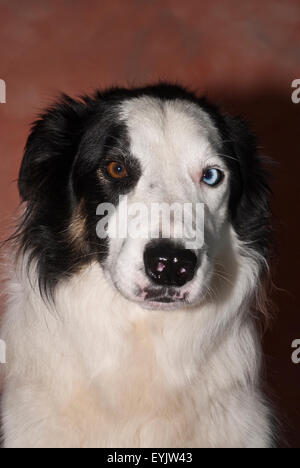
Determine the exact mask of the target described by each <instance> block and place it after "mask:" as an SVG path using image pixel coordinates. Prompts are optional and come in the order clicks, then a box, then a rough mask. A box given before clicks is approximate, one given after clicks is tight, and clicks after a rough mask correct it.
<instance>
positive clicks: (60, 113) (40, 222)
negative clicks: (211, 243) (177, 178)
mask: <svg viewBox="0 0 300 468" xmlns="http://www.w3.org/2000/svg"><path fill="white" fill-rule="evenodd" d="M141 95H147V96H153V97H158V98H160V99H162V100H172V99H184V100H188V101H189V102H193V103H195V104H197V105H199V106H200V107H201V108H202V109H204V110H205V111H206V112H208V114H209V115H210V117H211V119H212V120H213V122H214V123H215V125H216V127H217V128H218V130H219V133H220V135H221V137H222V141H223V148H222V153H221V154H220V156H221V157H222V158H223V159H224V161H225V162H226V164H227V166H228V168H229V169H230V172H231V197H230V213H231V217H232V223H233V225H234V227H235V229H236V231H237V233H238V235H239V236H240V238H241V239H242V240H243V241H246V242H249V247H252V248H253V249H255V250H256V251H258V252H259V253H260V254H262V255H263V256H264V257H266V256H267V255H268V249H269V233H270V229H269V205H268V186H267V183H266V176H265V172H264V169H263V167H262V162H261V159H260V158H259V156H258V154H257V149H256V143H255V139H254V138H253V137H252V135H251V134H250V133H249V131H248V129H247V126H246V125H245V124H244V122H243V121H242V120H240V119H236V118H231V117H228V116H223V115H221V113H220V112H219V111H218V109H217V108H216V107H215V106H213V105H211V104H209V103H208V102H207V101H206V100H205V99H199V98H198V97H197V96H196V95H195V94H193V93H190V92H188V91H186V90H185V89H184V88H181V87H179V86H174V85H170V84H159V85H156V86H149V87H146V88H138V89H118V88H114V89H110V90H108V91H106V92H103V93H101V92H97V93H96V94H95V95H94V96H93V97H91V98H90V97H84V98H82V99H81V100H79V101H76V100H73V99H71V98H69V97H67V96H63V97H62V98H61V100H60V101H59V102H58V103H57V104H55V105H54V106H53V107H52V108H50V109H49V110H48V111H47V112H46V113H45V114H43V115H42V116H41V117H40V119H39V120H38V121H37V122H36V123H35V124H34V126H33V129H32V132H31V134H30V136H29V138H28V142H27V145H26V149H25V155H24V159H23V162H22V167H21V171H20V177H19V190H20V194H21V197H22V199H23V200H24V201H26V202H27V205H28V206H27V210H26V212H25V215H24V219H23V220H22V222H21V224H20V228H19V232H18V235H19V236H20V237H21V245H22V251H23V252H28V253H29V255H30V259H31V260H32V261H33V260H34V261H36V262H37V266H38V273H39V279H40V289H41V292H42V293H43V294H45V295H47V296H50V295H51V294H52V293H53V291H54V288H55V285H56V284H57V282H58V281H59V280H60V279H61V278H64V277H67V276H68V275H71V274H73V273H74V272H75V271H76V269H78V268H80V267H82V266H83V265H84V264H86V263H88V262H89V261H91V260H92V259H93V258H97V259H99V260H100V261H103V259H105V255H106V253H107V249H108V244H107V241H104V240H100V239H98V238H97V236H96V229H95V226H96V222H97V221H98V220H97V219H96V207H97V205H98V204H99V203H102V202H106V201H109V202H114V203H117V200H118V196H119V195H120V194H124V193H127V192H128V191H130V190H131V189H132V188H133V187H134V185H135V184H136V183H137V181H138V179H139V177H140V175H141V170H142V169H141V168H140V166H139V163H138V161H136V160H135V159H134V158H133V156H132V155H130V154H129V150H128V148H129V144H128V137H127V131H126V125H125V124H124V123H121V122H120V119H119V117H118V110H117V106H118V104H120V103H121V102H122V101H123V100H125V99H131V98H134V97H139V96H141ZM116 158H119V159H120V162H121V161H122V160H123V159H125V160H126V163H127V167H128V171H129V176H128V178H126V179H125V180H122V181H115V180H113V181H112V180H110V179H109V178H108V177H107V174H106V173H105V167H106V163H107V162H108V161H109V160H111V159H113V160H115V159H116ZM98 170H100V172H101V174H102V175H103V177H101V180H102V182H100V179H99V174H98V173H97V171H98ZM80 203H81V204H82V210H83V211H84V215H85V230H84V237H83V238H82V239H81V242H80V243H77V244H76V243H74V242H72V241H71V239H70V234H69V228H70V224H71V222H72V217H73V215H74V213H75V212H76V210H77V209H78V206H79V204H80Z"/></svg>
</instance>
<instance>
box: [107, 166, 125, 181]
mask: <svg viewBox="0 0 300 468" xmlns="http://www.w3.org/2000/svg"><path fill="white" fill-rule="evenodd" d="M107 172H108V174H109V175H110V176H111V177H113V178H114V179H124V178H125V177H127V170H126V167H125V165H124V164H122V163H118V162H110V163H109V164H108V166H107Z"/></svg>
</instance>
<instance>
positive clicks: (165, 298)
mask: <svg viewBox="0 0 300 468" xmlns="http://www.w3.org/2000/svg"><path fill="white" fill-rule="evenodd" d="M140 297H141V298H143V301H144V303H146V304H149V305H150V304H153V305H154V306H155V305H159V304H170V305H172V304H173V305H176V304H177V305H178V304H185V303H187V297H188V293H182V292H181V291H180V290H175V289H173V288H160V289H150V288H145V289H144V290H143V291H141V292H140Z"/></svg>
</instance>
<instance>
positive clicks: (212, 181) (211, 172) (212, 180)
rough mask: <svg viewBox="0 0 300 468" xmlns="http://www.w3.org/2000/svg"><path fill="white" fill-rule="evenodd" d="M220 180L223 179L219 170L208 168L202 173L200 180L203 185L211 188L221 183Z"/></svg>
mask: <svg viewBox="0 0 300 468" xmlns="http://www.w3.org/2000/svg"><path fill="white" fill-rule="evenodd" d="M222 179H223V172H222V171H220V169H215V168H210V169H206V171H204V173H203V176H202V179H201V180H202V182H204V183H205V184H207V185H210V186H211V187H215V186H216V185H218V184H219V183H220V182H221V180H222Z"/></svg>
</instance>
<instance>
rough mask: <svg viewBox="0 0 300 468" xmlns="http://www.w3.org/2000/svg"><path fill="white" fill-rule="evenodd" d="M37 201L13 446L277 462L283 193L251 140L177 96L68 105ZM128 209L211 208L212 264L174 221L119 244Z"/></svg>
mask: <svg viewBox="0 0 300 468" xmlns="http://www.w3.org/2000/svg"><path fill="white" fill-rule="evenodd" d="M19 189H20V194H21V197H22V200H23V201H24V202H26V205H25V209H24V213H23V216H22V217H21V220H20V223H19V228H18V231H17V233H16V235H15V236H14V241H13V242H14V243H13V245H14V246H15V247H14V248H15V252H16V255H15V259H14V262H13V268H12V274H11V279H10V282H9V300H8V304H7V308H6V313H5V314H4V319H3V323H2V329H1V338H2V339H4V340H5V341H6V344H7V364H6V365H5V366H3V367H4V372H5V375H4V388H3V399H2V421H3V427H4V446H5V447H8V448H10V447H185V448H187V447H211V448H218V447H242V448H243V447H244V448H251V447H257V448H260V447H270V446H272V427H271V422H270V413H271V412H270V409H269V407H268V405H267V404H266V403H265V401H264V399H263V397H262V395H261V391H260V361H261V356H260V355H261V349H260V343H259V340H258V337H257V333H256V330H255V326H254V323H253V322H254V318H253V315H254V314H253V311H254V310H257V309H259V310H264V304H263V300H262V298H263V294H261V292H262V290H263V288H262V280H263V278H264V276H265V274H266V272H267V268H268V267H267V259H268V250H269V243H270V226H269V204H268V192H269V191H268V187H267V184H266V179H265V173H264V170H263V168H262V164H261V160H260V158H259V157H258V154H257V149H256V144H255V140H254V138H253V137H252V136H251V135H250V134H249V132H248V130H247V127H246V126H245V124H244V123H243V122H242V121H241V120H240V119H236V118H231V117H229V116H227V115H222V114H221V113H220V112H219V111H218V109H217V108H215V107H214V106H213V105H211V104H209V103H208V102H207V101H206V100H204V99H198V98H197V97H196V95H194V94H193V93H190V92H188V91H186V90H184V89H183V88H181V87H178V86H173V85H169V84H159V85H157V86H150V87H146V88H140V89H110V90H108V91H106V92H103V93H102V92H98V93H96V94H95V96H93V97H91V98H89V97H86V98H83V99H81V100H78V101H77V100H73V99H71V98H69V97H67V96H64V97H63V98H62V99H61V100H60V102H58V103H57V104H55V105H54V106H53V107H52V108H50V109H49V110H48V111H47V112H46V113H45V114H44V115H42V116H41V118H40V119H39V120H38V121H37V122H36V123H35V125H34V127H33V130H32V133H31V135H30V137H29V139H28V142H27V146H26V151H25V155H24V159H23V163H22V167H21V172H20V177H19ZM125 197H126V203H127V205H128V206H129V207H130V206H132V205H133V204H135V203H140V204H143V206H144V207H146V208H147V209H149V210H150V208H151V206H152V205H153V204H163V203H164V204H169V205H170V204H172V203H177V204H186V203H189V204H192V205H193V206H195V205H196V204H203V205H204V207H205V209H204V233H203V234H204V239H203V243H202V245H201V247H198V248H196V247H195V248H191V245H190V244H188V242H187V239H185V237H184V236H182V238H181V239H177V238H176V239H175V236H173V237H172V235H171V236H167V235H166V234H165V232H164V228H163V224H164V223H163V222H164V219H163V216H160V217H159V220H158V224H157V225H156V228H157V229H158V232H159V236H158V238H156V239H154V238H152V235H151V234H152V227H151V229H150V228H149V227H147V229H146V230H147V231H148V233H147V234H148V236H136V237H134V236H127V237H126V236H125V237H124V236H123V237H121V236H120V237H118V236H112V235H110V234H109V232H110V227H111V225H112V223H115V221H116V218H117V217H118V214H119V212H120V210H121V205H122V204H123V200H124V198H125ZM120 200H121V201H120ZM103 204H104V205H103ZM109 204H111V205H113V206H114V207H115V212H114V214H113V215H111V216H109V217H108V219H107V223H106V227H105V230H106V231H107V236H106V237H105V236H100V235H99V232H98V230H97V226H98V225H99V220H103V216H104V211H103V212H102V213H101V214H102V217H101V216H99V205H100V206H109ZM133 218H135V217H133ZM122 219H123V218H121V220H122ZM123 221H124V219H123ZM123 221H122V222H123ZM142 224H143V223H142ZM171 224H172V226H173V227H174V226H175V225H176V224H177V218H176V216H173V217H172V216H171ZM143 226H144V227H145V226H146V224H143ZM144 230H145V229H144ZM150 231H151V232H150ZM144 234H145V232H144Z"/></svg>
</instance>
